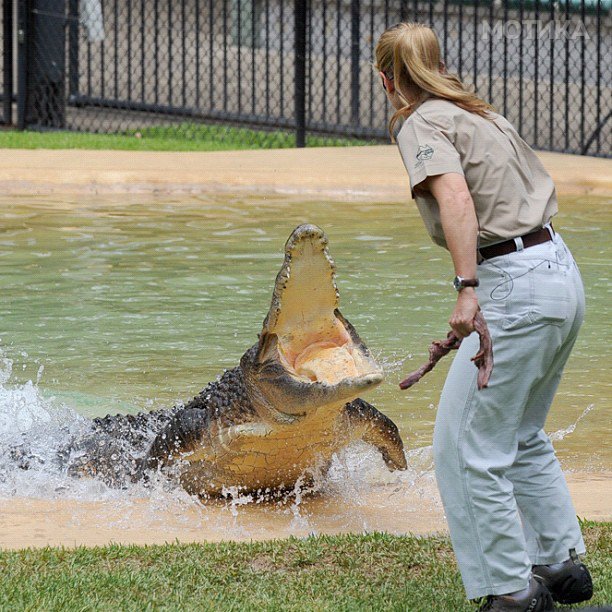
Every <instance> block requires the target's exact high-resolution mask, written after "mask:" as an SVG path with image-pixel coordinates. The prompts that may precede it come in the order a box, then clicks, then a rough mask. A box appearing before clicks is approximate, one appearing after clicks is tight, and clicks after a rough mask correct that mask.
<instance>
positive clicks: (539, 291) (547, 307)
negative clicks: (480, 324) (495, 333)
mask: <svg viewBox="0 0 612 612" xmlns="http://www.w3.org/2000/svg"><path fill="white" fill-rule="evenodd" d="M569 302H570V296H569V279H568V278H567V276H566V274H565V273H564V272H563V271H561V270H559V269H558V267H557V266H554V268H549V267H548V266H547V265H546V264H544V265H542V266H538V267H536V268H534V269H532V270H529V272H527V273H526V274H525V275H524V278H519V279H516V281H514V285H513V288H512V291H511V292H510V295H509V296H508V299H507V300H506V316H505V318H504V321H503V323H502V327H503V329H507V330H510V329H520V328H521V327H526V326H527V325H534V324H549V325H563V323H564V322H565V321H566V320H567V318H568V316H569Z"/></svg>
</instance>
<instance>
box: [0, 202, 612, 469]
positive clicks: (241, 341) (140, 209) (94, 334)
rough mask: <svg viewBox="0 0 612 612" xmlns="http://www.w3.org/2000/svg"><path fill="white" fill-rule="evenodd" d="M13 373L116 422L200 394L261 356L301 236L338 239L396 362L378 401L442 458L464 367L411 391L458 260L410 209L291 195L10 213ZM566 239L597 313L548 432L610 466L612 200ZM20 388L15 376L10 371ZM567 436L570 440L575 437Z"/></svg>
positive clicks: (575, 215) (8, 352)
mask: <svg viewBox="0 0 612 612" xmlns="http://www.w3.org/2000/svg"><path fill="white" fill-rule="evenodd" d="M0 205H1V206H2V215H1V217H0V218H1V223H0V296H1V297H0V358H4V359H10V360H12V361H13V372H12V376H11V381H12V382H23V381H25V380H29V379H32V380H36V379H37V378H38V379H39V381H40V382H39V386H40V389H41V390H42V392H43V393H44V394H45V395H52V396H55V397H56V398H58V399H59V400H61V401H63V402H65V403H66V404H68V405H70V406H71V407H73V408H75V409H77V410H78V411H79V412H81V413H83V414H87V415H99V414H105V413H107V412H117V411H137V410H142V409H151V408H156V407H161V406H164V405H169V404H173V403H175V402H176V401H178V400H186V399H189V398H190V397H192V396H193V395H195V394H196V393H197V392H198V391H199V390H200V389H201V388H202V387H203V386H204V385H205V384H206V383H207V382H208V381H209V380H211V379H213V378H214V377H215V376H216V375H217V374H218V373H220V372H221V371H222V370H223V368H227V367H233V366H234V365H235V364H236V363H237V361H238V359H239V357H240V355H241V354H242V353H243V352H244V350H245V349H246V348H248V347H249V346H250V345H251V344H253V343H254V342H255V341H256V335H257V332H258V331H259V329H260V326H261V323H262V321H263V318H264V316H265V314H266V311H267V309H268V306H269V300H270V296H271V290H272V284H273V281H274V278H275V275H276V273H277V271H278V269H279V267H280V264H281V262H282V258H283V245H284V242H285V240H286V239H287V237H288V236H289V234H290V232H291V230H292V229H293V228H294V227H295V226H296V225H298V224H299V223H302V222H311V223H316V224H318V225H320V226H321V227H323V228H324V229H325V231H326V232H327V234H328V236H329V239H330V251H331V254H332V256H333V257H334V259H335V260H336V264H337V267H338V285H339V289H340V298H341V309H342V311H343V313H344V315H345V316H347V317H348V318H349V320H350V321H351V322H352V323H353V324H354V325H355V326H356V328H357V330H358V331H359V332H360V334H361V336H362V337H363V338H364V339H365V340H366V341H367V343H368V344H369V346H370V348H371V349H372V351H373V352H374V354H375V355H376V356H377V358H378V359H379V360H380V361H381V362H382V363H383V364H384V365H385V367H386V371H387V380H386V382H385V383H384V384H383V385H382V386H381V387H380V388H378V389H377V390H376V391H375V392H373V393H372V395H371V396H370V397H369V398H368V399H369V400H370V401H371V402H372V403H374V404H375V405H377V407H378V408H380V409H381V410H383V411H384V412H386V413H387V414H388V415H389V416H391V417H392V418H393V419H394V420H395V421H396V422H397V423H398V425H399V426H400V428H401V430H402V435H403V438H404V440H405V442H406V445H407V447H408V448H416V447H420V446H424V445H427V444H430V442H431V434H432V429H433V422H434V418H435V405H436V403H437V400H438V396H439V393H440V390H441V387H442V383H443V380H444V375H445V373H446V371H447V369H448V365H449V362H450V359H447V363H442V364H440V366H439V367H438V369H436V370H435V371H434V372H432V373H431V374H430V375H428V377H426V378H425V379H424V380H423V381H422V382H421V383H419V384H418V385H417V386H416V387H414V388H413V389H411V390H410V391H408V392H401V391H400V390H399V389H398V387H397V382H398V381H399V380H400V378H401V376H402V374H403V373H406V372H408V371H410V370H411V369H414V368H415V367H417V366H418V365H420V364H421V362H422V361H423V360H424V359H425V357H426V354H427V347H428V345H429V343H430V341H431V340H433V339H435V338H441V337H443V336H444V335H445V333H446V330H447V323H446V321H447V319H448V316H449V314H450V311H451V309H452V306H453V300H454V291H453V290H452V286H451V285H450V279H451V277H452V267H451V264H450V258H449V257H448V255H447V254H446V253H445V252H444V251H442V250H441V249H439V248H437V247H435V246H434V245H433V244H432V243H430V241H429V239H428V237H427V236H426V234H425V231H424V230H423V228H422V225H421V222H420V219H419V217H418V215H417V214H416V212H415V210H414V209H413V208H412V206H411V205H410V204H408V203H407V204H404V205H402V204H362V203H331V204H330V203H300V202H296V201H288V200H286V199H283V198H280V197H275V198H267V199H265V198H248V199H246V198H245V199H240V198H228V197H221V198H219V197H214V198H213V197H198V198H189V197H187V196H185V197H181V198H180V199H176V200H173V199H170V198H165V199H153V198H151V197H149V196H147V197H145V196H140V197H135V196H130V197H128V196H116V197H112V198H111V197H106V198H104V199H99V198H95V197H90V196H82V197H80V198H79V199H78V200H77V199H73V200H72V201H68V200H65V199H62V200H56V199H53V198H48V197H46V198H33V197H28V198H11V199H8V198H0ZM562 211H563V212H562V214H560V215H559V217H558V219H557V221H556V226H557V228H558V229H560V230H561V232H562V234H563V236H564V238H565V240H566V242H567V243H568V245H569V246H570V248H572V250H573V251H574V254H575V256H576V258H577V260H578V262H579V264H580V266H581V270H582V273H583V277H584V281H585V285H586V287H587V297H588V303H587V307H588V313H587V321H586V323H585V326H584V328H583V331H582V334H581V337H580V339H579V341H578V344H577V346H576V349H575V351H574V354H573V356H572V358H571V361H570V363H569V364H568V367H567V371H566V376H565V379H564V381H563V383H562V385H561V388H560V390H559V393H558V396H557V400H556V404H555V407H554V410H553V412H552V413H551V416H550V418H549V421H548V425H547V429H548V431H549V432H560V431H561V430H565V429H567V428H570V427H572V426H573V425H574V424H575V423H576V421H578V419H580V417H581V415H583V413H585V411H586V414H584V416H583V417H582V418H581V419H580V420H579V422H578V423H577V425H576V427H575V431H573V433H571V434H568V435H566V436H565V437H564V438H563V439H562V440H559V441H558V442H557V443H556V447H557V448H558V450H559V454H560V456H561V458H562V460H563V462H564V464H565V466H566V467H569V468H581V469H583V468H587V469H593V470H598V469H602V468H603V469H609V468H610V464H611V462H610V459H611V458H612V451H610V447H609V444H608V448H607V449H606V448H605V447H606V444H607V443H608V441H609V439H610V433H611V426H610V418H609V412H608V409H609V408H610V398H609V391H610V375H609V373H608V371H609V364H610V357H611V354H612V350H611V349H610V342H609V339H608V312H609V311H608V309H607V306H608V304H609V292H610V285H609V276H608V272H609V249H608V236H609V233H608V232H609V230H610V227H611V225H612V215H611V214H610V201H609V200H604V199H598V198H590V199H584V198H573V199H566V200H565V201H564V202H563V203H562ZM4 372H5V377H6V367H5V368H4ZM560 435H562V433H560V434H559V435H558V436H557V437H560Z"/></svg>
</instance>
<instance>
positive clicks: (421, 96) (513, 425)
mask: <svg viewBox="0 0 612 612" xmlns="http://www.w3.org/2000/svg"><path fill="white" fill-rule="evenodd" d="M376 69H377V70H378V71H379V72H380V76H381V78H382V83H383V87H384V88H385V90H386V94H387V97H388V99H389V101H390V102H391V104H392V105H393V106H394V108H395V109H396V112H395V114H394V115H393V117H392V119H391V122H390V126H389V131H390V133H391V137H392V139H393V134H394V131H395V130H394V128H395V127H396V125H397V123H398V121H399V120H400V119H403V120H404V122H403V125H402V128H401V130H400V131H399V134H398V136H397V143H398V145H399V150H400V153H401V156H402V159H403V161H404V164H405V166H406V169H407V171H408V174H409V178H410V184H411V189H412V195H413V197H414V199H415V200H416V203H417V206H418V208H419V211H420V213H421V216H422V218H423V221H424V222H425V226H426V228H427V230H428V232H429V234H430V235H431V237H432V238H433V240H434V242H436V243H437V244H439V245H441V246H442V247H445V248H447V249H448V250H449V251H450V254H451V257H452V261H453V264H454V268H455V274H456V276H455V279H454V286H455V289H456V290H457V303H456V305H455V308H454V310H453V313H452V315H451V318H450V325H451V327H452V329H453V330H454V331H455V333H456V334H457V335H458V336H459V337H461V338H465V340H464V341H463V343H462V345H461V348H460V349H459V351H458V353H457V355H456V357H455V360H454V362H453V364H452V367H451V369H450V372H449V374H448V377H447V379H446V383H445V385H444V389H443V391H442V396H441V399H440V405H439V409H438V414H437V418H436V425H435V430H434V444H433V446H434V460H435V469H436V479H437V482H438V488H439V489H440V494H441V497H442V501H443V504H444V509H445V511H446V516H447V520H448V524H449V529H450V534H451V539H452V543H453V548H454V551H455V555H456V557H457V561H458V564H459V568H460V570H461V575H462V578H463V583H464V586H465V589H466V593H467V596H468V598H469V599H476V598H483V597H485V598H486V601H485V602H484V604H483V606H482V608H481V609H483V610H530V611H536V610H548V609H551V608H552V607H553V603H552V599H551V596H552V598H554V599H555V600H556V601H560V602H578V601H583V600H586V599H589V598H590V597H591V594H592V583H591V578H590V575H589V573H588V570H587V569H586V567H585V566H584V565H583V564H582V563H581V562H580V560H579V558H578V554H582V553H584V551H585V548H584V542H583V539H582V536H581V533H580V527H579V524H578V521H577V519H576V514H575V511H574V508H573V506H572V501H571V499H570V495H569V492H568V489H567V485H566V482H565V479H564V476H563V473H562V471H561V467H560V465H559V462H558V461H557V458H556V457H555V454H554V451H553V448H552V445H551V443H550V440H549V439H548V436H546V434H545V433H544V431H543V429H542V428H543V426H544V421H545V419H546V415H547V413H548V410H549V408H550V405H551V403H552V399H553V396H554V394H555V391H556V388H557V385H558V383H559V380H560V378H561V372H562V370H563V366H564V365H565V362H566V360H567V358H568V356H569V354H570V351H571V349H572V346H573V344H574V341H575V339H576V335H577V333H578V329H579V328H580V325H581V323H582V320H583V316H584V292H583V287H582V282H581V279H580V274H579V272H578V268H577V266H576V264H575V262H574V260H573V258H572V256H571V254H570V252H569V250H568V249H567V247H566V246H565V244H564V243H563V240H562V239H561V237H560V236H559V234H557V233H556V232H555V231H554V230H553V228H552V226H551V225H550V220H551V218H552V216H553V215H554V214H555V213H556V212H557V200H556V195H555V188H554V185H553V182H552V180H551V178H550V176H549V175H548V173H547V172H546V170H545V169H544V167H543V166H542V164H541V163H540V161H539V159H538V158H537V157H536V155H535V154H534V152H533V151H532V150H531V149H530V148H529V146H528V145H527V144H526V143H525V142H524V141H523V140H522V139H521V138H520V137H519V135H518V134H517V133H516V131H515V130H514V129H513V127H512V126H511V125H510V124H509V123H508V121H507V120H506V119H505V118H504V117H502V116H500V115H499V114H496V113H495V112H494V111H493V109H492V108H491V107H490V106H489V105H488V104H487V103H486V102H484V101H483V100H481V99H479V98H478V97H477V96H476V95H474V94H473V93H471V92H469V91H468V90H467V89H466V88H465V87H464V86H463V84H462V83H461V82H460V81H459V79H458V78H457V77H456V76H454V75H451V74H448V73H447V72H446V70H445V68H444V64H443V62H442V61H441V58H440V47H439V42H438V40H437V37H436V35H435V33H434V32H433V31H432V30H431V29H430V28H428V27H426V26H423V25H420V24H412V23H401V24H398V25H396V26H393V27H392V28H389V29H388V30H386V31H385V32H384V33H383V34H382V36H381V37H380V39H379V41H378V44H377V47H376ZM449 287H450V282H449ZM479 308H480V309H481V310H482V312H483V314H484V317H485V319H486V320H487V323H488V326H489V330H490V332H491V337H492V340H493V347H494V363H495V367H494V370H493V374H492V377H491V380H490V382H489V386H488V388H486V389H483V390H481V391H479V390H478V389H477V388H476V374H477V370H476V368H475V367H474V364H473V363H471V361H470V357H471V356H472V355H474V354H475V353H476V352H477V350H478V335H477V334H475V333H474V334H472V332H473V331H474V324H473V320H474V316H475V314H476V312H477V310H478V309H479Z"/></svg>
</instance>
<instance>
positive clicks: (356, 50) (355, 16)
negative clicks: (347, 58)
mask: <svg viewBox="0 0 612 612" xmlns="http://www.w3.org/2000/svg"><path fill="white" fill-rule="evenodd" d="M359 4H360V3H359V0H351V123H352V124H353V125H359V80H360V79H359V57H360V55H361V49H360V45H359V36H360V34H359V21H360V6H359Z"/></svg>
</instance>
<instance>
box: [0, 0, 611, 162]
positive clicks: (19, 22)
mask: <svg viewBox="0 0 612 612" xmlns="http://www.w3.org/2000/svg"><path fill="white" fill-rule="evenodd" d="M611 4H612V2H611V0H559V1H555V2H551V1H545V0H474V1H461V0H444V1H432V0H427V1H417V0H331V1H326V0H293V1H292V2H285V1H283V0H19V1H10V0H4V1H3V27H2V36H3V41H2V44H3V49H4V62H3V76H4V78H3V91H2V99H3V102H4V104H3V120H4V122H5V123H10V122H11V121H12V120H13V117H15V121H16V124H17V126H18V127H20V128H29V129H39V130H44V129H61V130H73V131H82V132H99V133H124V134H127V135H131V136H133V137H135V138H154V137H156V136H159V135H163V136H164V137H166V138H167V137H175V138H177V139H191V140H197V139H209V140H214V141H216V142H218V143H219V146H225V145H226V146H227V147H228V148H239V147H242V146H252V145H254V144H255V145H257V146H262V147H278V146H295V145H296V144H297V145H298V146H303V145H305V144H307V145H310V144H333V143H334V142H337V141H341V142H345V139H356V140H355V141H356V142H385V141H387V140H388V137H387V128H386V124H387V121H388V118H389V108H388V105H387V102H386V98H385V96H384V94H383V92H382V89H381V87H380V82H379V81H380V79H379V77H378V76H377V75H376V73H375V72H374V70H373V69H372V60H373V51H374V46H375V43H376V40H377V38H378V36H379V35H380V33H381V32H382V31H383V30H384V29H385V28H386V27H387V26H388V25H391V24H393V23H396V22H398V21H406V20H411V21H419V22H422V23H426V24H429V25H430V26H431V27H432V28H433V29H434V30H435V31H436V33H437V34H438V36H439V37H440V40H441V44H442V47H443V55H444V58H445V61H446V64H447V67H448V69H449V71H451V72H455V73H457V74H458V75H459V77H460V78H461V79H462V80H463V81H464V82H465V83H466V84H468V85H469V86H471V87H473V88H474V89H475V90H476V91H477V92H478V93H479V95H480V96H481V97H483V98H485V99H486V100H487V101H489V102H491V104H493V106H494V107H495V108H496V109H497V110H498V111H499V112H501V113H503V114H504V115H505V116H507V117H508V119H509V120H510V121H511V122H512V123H513V124H514V125H515V126H516V128H517V129H518V131H519V132H520V133H521V135H522V136H523V138H525V140H526V141H527V142H528V143H529V144H531V145H532V146H534V147H536V148H538V149H546V150H552V151H563V152H570V153H581V154H590V155H599V156H606V157H609V156H611V155H612V119H611V113H612V65H611V62H610V57H611V44H610V43H611V28H612V23H611ZM13 47H16V48H17V53H16V56H17V58H18V61H17V62H15V61H14V59H13V56H12V55H11V54H8V52H7V49H9V48H10V50H11V51H12V49H13ZM9 55H10V57H9ZM13 73H15V76H16V77H17V78H13ZM15 82H16V84H17V86H16V87H15V88H13V85H12V83H15ZM13 89H14V90H15V91H13ZM14 93H16V94H17V95H16V106H15V112H14V113H13V108H12V105H11V101H12V99H13V94H14Z"/></svg>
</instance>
